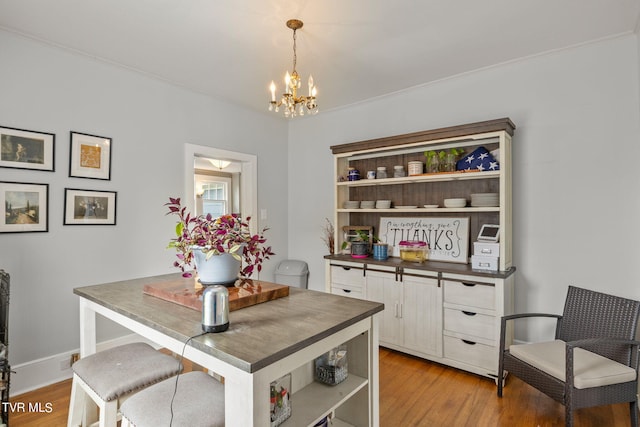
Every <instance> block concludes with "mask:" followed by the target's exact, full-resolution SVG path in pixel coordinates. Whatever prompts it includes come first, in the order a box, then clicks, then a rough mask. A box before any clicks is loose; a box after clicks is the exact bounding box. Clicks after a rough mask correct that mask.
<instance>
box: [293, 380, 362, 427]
mask: <svg viewBox="0 0 640 427" xmlns="http://www.w3.org/2000/svg"><path fill="white" fill-rule="evenodd" d="M368 382H369V381H368V380H367V379H366V378H362V377H359V376H357V375H353V374H352V373H351V372H350V373H349V376H348V377H347V379H346V380H344V381H343V382H341V383H340V384H338V385H335V386H330V385H327V384H322V383H319V382H315V381H314V382H312V383H311V384H309V385H307V386H306V387H304V388H303V389H302V390H299V391H297V392H296V393H293V394H292V395H291V417H290V418H289V419H287V420H286V421H285V422H284V423H282V424H281V425H282V426H285V427H287V426H296V427H297V426H312V425H313V424H315V423H316V422H318V421H319V420H320V419H322V418H323V417H324V416H326V415H327V414H329V413H331V412H333V411H334V410H335V409H336V408H337V407H338V406H340V405H341V404H342V403H344V402H345V401H347V400H348V399H349V398H350V397H351V396H353V395H354V394H356V393H357V392H358V391H359V390H360V389H362V388H363V387H365V386H366V385H367V384H368ZM332 421H333V426H336V425H337V426H348V425H349V424H346V423H344V421H340V420H338V419H335V418H334V419H333V420H332ZM336 422H339V423H338V424H336Z"/></svg>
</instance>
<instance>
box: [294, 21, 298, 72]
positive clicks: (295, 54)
mask: <svg viewBox="0 0 640 427" xmlns="http://www.w3.org/2000/svg"><path fill="white" fill-rule="evenodd" d="M297 62H298V54H297V53H296V30H293V71H294V72H295V71H296V63H297Z"/></svg>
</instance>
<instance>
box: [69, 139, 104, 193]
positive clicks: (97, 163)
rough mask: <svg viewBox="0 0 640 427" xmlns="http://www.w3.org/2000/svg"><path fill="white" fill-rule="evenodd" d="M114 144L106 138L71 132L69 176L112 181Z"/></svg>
mask: <svg viewBox="0 0 640 427" xmlns="http://www.w3.org/2000/svg"><path fill="white" fill-rule="evenodd" d="M112 143H113V140H112V139H111V138H109V137H106V136H98V135H91V134H88V133H81V132H74V131H71V132H70V148H69V176H70V177H74V178H88V179H102V180H106V181H109V180H111V150H112Z"/></svg>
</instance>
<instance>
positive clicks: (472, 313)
mask: <svg viewBox="0 0 640 427" xmlns="http://www.w3.org/2000/svg"><path fill="white" fill-rule="evenodd" d="M462 312H463V313H464V314H466V315H467V316H475V315H476V314H477V313H474V312H472V311H464V310H462Z"/></svg>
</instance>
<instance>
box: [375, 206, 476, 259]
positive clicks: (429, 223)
mask: <svg viewBox="0 0 640 427" xmlns="http://www.w3.org/2000/svg"><path fill="white" fill-rule="evenodd" d="M379 230H380V231H379V233H380V234H379V236H378V237H379V238H380V240H381V241H383V242H385V243H388V244H389V246H390V247H393V252H392V253H391V254H390V255H393V256H400V247H399V243H400V242H401V241H403V240H421V241H424V242H427V243H428V244H429V259H430V260H432V261H448V262H459V263H463V264H467V263H468V262H469V258H468V252H469V218H468V217H462V218H435V217H419V218H409V217H401V218H388V217H382V218H380V229H379ZM389 249H391V248H389Z"/></svg>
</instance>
